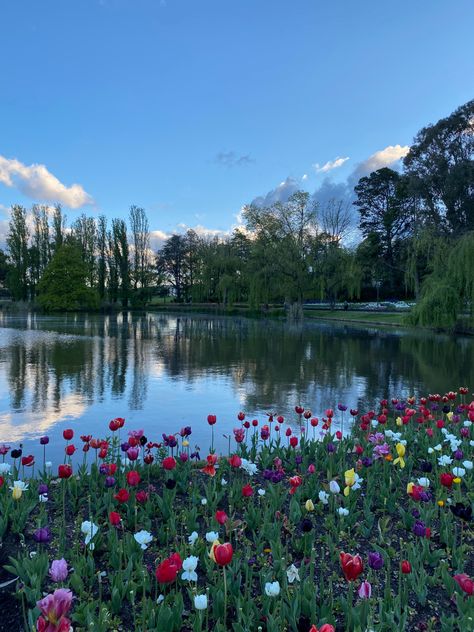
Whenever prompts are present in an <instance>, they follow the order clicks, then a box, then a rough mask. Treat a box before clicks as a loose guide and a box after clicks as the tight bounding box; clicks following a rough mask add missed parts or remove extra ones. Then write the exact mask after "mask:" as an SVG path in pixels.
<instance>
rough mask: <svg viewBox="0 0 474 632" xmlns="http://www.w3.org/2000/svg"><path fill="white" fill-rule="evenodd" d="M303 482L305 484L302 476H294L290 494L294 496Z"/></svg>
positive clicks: (291, 480)
mask: <svg viewBox="0 0 474 632" xmlns="http://www.w3.org/2000/svg"><path fill="white" fill-rule="evenodd" d="M302 482H303V479H302V478H301V476H292V477H291V478H290V485H291V489H290V494H294V493H295V492H296V490H297V489H298V487H299V486H300V485H301V483H302Z"/></svg>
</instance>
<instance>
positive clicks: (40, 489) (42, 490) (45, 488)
mask: <svg viewBox="0 0 474 632" xmlns="http://www.w3.org/2000/svg"><path fill="white" fill-rule="evenodd" d="M47 493H48V486H47V485H46V484H45V483H40V484H39V485H38V494H41V495H43V494H47Z"/></svg>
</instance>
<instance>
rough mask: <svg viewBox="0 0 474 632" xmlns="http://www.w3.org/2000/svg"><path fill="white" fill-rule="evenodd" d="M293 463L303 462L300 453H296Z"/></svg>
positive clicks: (299, 463)
mask: <svg viewBox="0 0 474 632" xmlns="http://www.w3.org/2000/svg"><path fill="white" fill-rule="evenodd" d="M295 463H296V465H301V464H302V463H303V457H302V456H301V454H297V455H296V457H295Z"/></svg>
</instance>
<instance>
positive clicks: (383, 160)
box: [352, 145, 410, 180]
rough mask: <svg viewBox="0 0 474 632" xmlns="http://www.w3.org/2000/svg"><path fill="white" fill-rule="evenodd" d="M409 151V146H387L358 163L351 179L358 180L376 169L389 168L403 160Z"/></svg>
mask: <svg viewBox="0 0 474 632" xmlns="http://www.w3.org/2000/svg"><path fill="white" fill-rule="evenodd" d="M409 151H410V147H409V145H388V147H385V149H381V150H380V151H376V152H375V154H372V155H371V156H369V157H368V158H367V159H366V160H363V161H362V162H360V163H359V164H358V165H357V166H356V168H355V169H354V171H353V173H352V178H353V179H357V180H358V179H359V178H361V177H362V176H366V175H369V173H372V172H373V171H377V169H382V167H390V166H392V165H394V164H395V163H397V162H398V161H399V160H401V159H402V158H404V157H405V156H406V155H407V154H408V152H409Z"/></svg>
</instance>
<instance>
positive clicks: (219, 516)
mask: <svg viewBox="0 0 474 632" xmlns="http://www.w3.org/2000/svg"><path fill="white" fill-rule="evenodd" d="M215 519H216V520H217V522H218V523H219V524H225V523H226V522H227V520H228V519H229V516H228V515H227V514H226V512H225V511H219V510H217V511H216V514H215Z"/></svg>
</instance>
